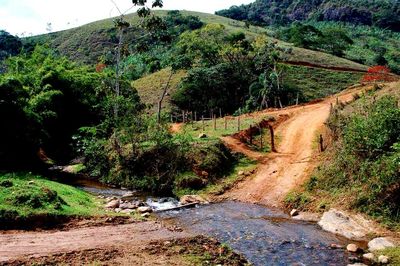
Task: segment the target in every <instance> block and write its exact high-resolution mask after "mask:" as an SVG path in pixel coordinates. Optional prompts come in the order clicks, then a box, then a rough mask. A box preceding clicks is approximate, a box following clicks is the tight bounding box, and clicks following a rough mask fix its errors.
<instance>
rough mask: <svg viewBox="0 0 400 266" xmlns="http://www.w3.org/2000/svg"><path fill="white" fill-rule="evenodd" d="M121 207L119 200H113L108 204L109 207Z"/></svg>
mask: <svg viewBox="0 0 400 266" xmlns="http://www.w3.org/2000/svg"><path fill="white" fill-rule="evenodd" d="M118 207H119V200H112V201H110V202H109V203H107V204H106V208H107V209H115V208H118Z"/></svg>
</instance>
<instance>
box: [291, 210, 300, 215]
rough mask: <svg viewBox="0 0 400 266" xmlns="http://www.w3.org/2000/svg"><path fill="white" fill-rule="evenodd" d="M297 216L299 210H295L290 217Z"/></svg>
mask: <svg viewBox="0 0 400 266" xmlns="http://www.w3.org/2000/svg"><path fill="white" fill-rule="evenodd" d="M297 215H299V211H298V210H296V209H293V210H292V211H291V212H290V216H292V217H293V216H297Z"/></svg>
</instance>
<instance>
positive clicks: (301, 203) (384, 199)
mask: <svg viewBox="0 0 400 266" xmlns="http://www.w3.org/2000/svg"><path fill="white" fill-rule="evenodd" d="M375 97H376V96H373V95H371V96H364V97H361V98H360V99H358V100H357V101H356V102H354V103H353V104H352V105H351V106H347V107H344V108H343V107H342V108H340V109H337V110H335V111H334V114H333V115H331V117H330V119H329V123H328V126H329V127H330V129H331V130H332V133H333V134H334V139H335V142H334V146H333V147H332V148H330V149H329V150H328V155H327V158H328V159H327V161H326V162H325V163H323V164H322V165H320V166H319V167H318V168H317V169H316V170H315V172H314V175H313V176H312V178H311V179H310V180H309V181H308V182H307V183H306V184H305V187H304V188H305V192H301V193H293V194H292V195H290V196H289V197H288V198H287V200H288V201H287V204H288V205H289V206H295V207H302V208H305V207H307V206H310V205H313V206H319V207H321V206H324V207H326V206H327V204H326V202H327V201H333V205H334V204H335V203H336V204H337V203H338V202H340V204H341V206H342V207H348V208H354V209H357V210H359V211H361V212H365V213H367V214H369V215H371V216H373V217H376V218H378V219H380V220H381V221H383V222H386V223H388V224H391V225H393V224H396V223H399V222H400V196H399V195H400V171H399V165H400V109H399V107H398V106H397V99H396V98H394V97H393V96H383V97H381V98H379V99H378V100H375ZM349 110H350V111H349ZM310 194H312V195H313V200H311V201H307V199H308V198H309V197H308V195H310ZM343 202H346V203H347V205H346V206H344V205H343Z"/></svg>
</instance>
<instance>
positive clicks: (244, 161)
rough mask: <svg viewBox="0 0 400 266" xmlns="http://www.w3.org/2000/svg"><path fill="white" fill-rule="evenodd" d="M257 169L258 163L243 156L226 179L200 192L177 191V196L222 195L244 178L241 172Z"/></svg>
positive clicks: (192, 190) (191, 190) (189, 190)
mask: <svg viewBox="0 0 400 266" xmlns="http://www.w3.org/2000/svg"><path fill="white" fill-rule="evenodd" d="M256 167H257V162H256V161H253V160H251V159H249V158H247V157H244V156H242V157H240V158H239V160H238V162H237V163H236V164H235V166H234V167H233V168H232V170H231V171H230V172H229V173H228V174H227V175H226V176H225V177H223V178H220V179H219V180H218V181H217V182H215V183H213V184H209V185H207V186H206V187H205V188H202V189H200V190H194V189H182V190H179V191H175V194H176V195H177V196H178V197H181V196H183V195H190V194H198V195H201V196H207V195H220V194H222V193H223V192H225V191H226V190H228V189H229V188H231V187H232V186H233V185H234V184H235V183H237V182H238V181H240V180H241V179H242V178H243V176H239V175H238V173H239V172H241V171H243V172H250V171H252V170H254V169H256Z"/></svg>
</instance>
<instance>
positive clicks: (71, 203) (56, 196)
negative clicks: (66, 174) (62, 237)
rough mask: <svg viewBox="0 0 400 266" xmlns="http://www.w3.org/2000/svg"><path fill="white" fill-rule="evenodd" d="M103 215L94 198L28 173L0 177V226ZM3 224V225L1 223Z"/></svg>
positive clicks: (75, 189) (0, 175)
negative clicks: (29, 221)
mask: <svg viewBox="0 0 400 266" xmlns="http://www.w3.org/2000/svg"><path fill="white" fill-rule="evenodd" d="M101 214H104V211H102V210H101V208H100V204H98V203H96V201H95V197H93V196H91V195H89V194H87V193H86V192H84V191H81V190H79V189H77V188H74V187H71V186H68V185H63V184H60V183H57V182H54V181H50V180H47V179H44V178H43V177H41V176H37V175H32V174H29V173H10V174H0V224H2V225H3V226H6V225H7V223H10V222H12V221H15V220H17V221H24V220H28V219H31V218H33V217H39V216H42V217H48V218H51V217H65V216H93V215H101ZM3 223H4V224H3Z"/></svg>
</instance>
